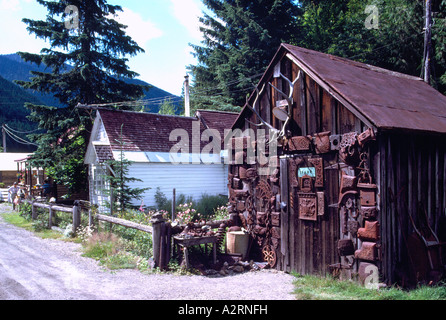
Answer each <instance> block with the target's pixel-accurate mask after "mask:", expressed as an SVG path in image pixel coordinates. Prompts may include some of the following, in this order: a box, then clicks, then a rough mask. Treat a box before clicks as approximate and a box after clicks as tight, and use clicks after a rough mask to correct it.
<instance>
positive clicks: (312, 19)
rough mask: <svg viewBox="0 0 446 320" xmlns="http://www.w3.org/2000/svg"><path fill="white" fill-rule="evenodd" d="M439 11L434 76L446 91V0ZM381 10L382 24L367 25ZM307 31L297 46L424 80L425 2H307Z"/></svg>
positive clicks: (303, 18)
mask: <svg viewBox="0 0 446 320" xmlns="http://www.w3.org/2000/svg"><path fill="white" fill-rule="evenodd" d="M436 3H437V5H436V6H435V8H434V12H435V14H434V26H433V32H432V34H433V42H432V46H433V48H434V53H435V55H434V61H433V69H434V72H433V73H432V77H433V79H432V80H433V81H432V84H433V86H434V87H436V88H437V89H439V90H440V91H441V92H446V63H445V61H446V59H445V57H446V49H445V44H446V37H445V35H446V32H445V30H446V27H445V26H446V23H445V22H446V19H445V17H446V16H445V12H446V10H445V9H446V0H438V1H436ZM367 6H375V9H376V10H377V14H378V16H377V18H378V20H377V21H375V23H376V25H375V27H373V28H368V27H367V24H366V21H367V19H368V17H370V15H371V12H367V11H366V10H365V9H366V8H367ZM302 10H303V11H304V14H303V15H302V16H300V17H299V25H300V29H301V32H300V33H299V37H298V39H297V41H296V43H295V44H296V45H298V46H302V47H306V48H309V49H313V50H317V51H321V52H326V53H330V54H334V55H337V56H341V57H345V58H350V59H352V60H356V61H361V62H365V63H369V64H372V65H375V66H379V67H382V68H386V69H389V70H393V71H397V72H402V73H406V74H410V75H414V76H418V77H420V76H421V77H422V76H423V53H424V52H423V51H424V32H423V29H424V1H411V0H374V1H370V0H339V1H317V0H304V1H302Z"/></svg>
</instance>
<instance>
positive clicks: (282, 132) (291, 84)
mask: <svg viewBox="0 0 446 320" xmlns="http://www.w3.org/2000/svg"><path fill="white" fill-rule="evenodd" d="M300 75H301V71H300V70H299V73H298V74H297V77H296V79H294V80H293V81H291V80H289V79H288V78H287V77H285V76H284V75H283V74H282V73H280V76H281V77H282V78H283V79H284V80H285V81H286V82H287V83H288V85H289V95H287V94H285V92H283V91H282V90H280V89H278V88H277V87H275V86H274V85H273V84H272V83H271V82H268V84H269V85H270V86H271V87H273V88H274V89H276V91H277V92H279V93H280V94H281V95H282V96H283V97H284V98H285V100H286V102H287V105H288V109H287V112H286V114H287V118H286V120H284V121H285V123H284V124H283V126H282V130H278V129H276V128H274V127H273V126H272V125H271V124H269V123H268V122H266V121H265V120H264V119H263V118H262V117H261V116H260V114H259V112H258V111H257V109H258V108H257V105H258V100H259V98H260V96H261V95H262V93H263V91H264V90H265V84H263V86H262V87H261V89H260V90H259V88H258V87H256V96H255V99H254V103H253V106H251V105H250V104H249V102H248V101H247V102H246V106H247V107H248V108H249V109H250V110H251V111H252V112H254V113H255V114H256V116H257V118H259V120H260V123H253V122H251V121H249V120H248V119H246V121H248V122H249V123H250V124H252V125H254V126H257V127H261V126H266V127H267V128H268V129H270V130H271V131H272V132H273V134H274V136H275V138H276V139H280V138H282V137H284V136H285V129H286V127H287V125H288V122H289V120H290V112H291V109H292V107H293V93H294V86H295V84H296V82H297V81H298V80H299V78H300Z"/></svg>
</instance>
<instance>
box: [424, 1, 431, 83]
mask: <svg viewBox="0 0 446 320" xmlns="http://www.w3.org/2000/svg"><path fill="white" fill-rule="evenodd" d="M425 20H426V21H425V27H424V82H426V83H427V84H429V85H430V82H431V81H430V80H431V59H432V48H431V44H432V0H426V16H425Z"/></svg>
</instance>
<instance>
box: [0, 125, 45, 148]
mask: <svg viewBox="0 0 446 320" xmlns="http://www.w3.org/2000/svg"><path fill="white" fill-rule="evenodd" d="M3 130H4V131H3V132H6V133H7V134H8V136H9V137H10V138H11V139H12V140H14V141H15V142H17V143H20V144H25V145H33V146H36V147H38V146H39V145H38V144H35V143H33V142H30V141H26V140H25V139H23V138H20V137H19V136H17V135H15V134H14V133H12V132H11V131H9V130H8V129H7V126H6V125H3Z"/></svg>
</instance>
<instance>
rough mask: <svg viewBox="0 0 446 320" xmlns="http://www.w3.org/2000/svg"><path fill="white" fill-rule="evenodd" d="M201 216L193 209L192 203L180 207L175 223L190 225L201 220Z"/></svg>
mask: <svg viewBox="0 0 446 320" xmlns="http://www.w3.org/2000/svg"><path fill="white" fill-rule="evenodd" d="M199 217H200V214H199V213H198V212H197V211H196V210H195V209H194V208H192V202H189V203H183V204H180V205H178V207H177V210H176V217H175V221H176V222H178V224H188V223H190V222H194V221H195V220H197V219H199Z"/></svg>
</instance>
